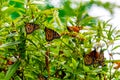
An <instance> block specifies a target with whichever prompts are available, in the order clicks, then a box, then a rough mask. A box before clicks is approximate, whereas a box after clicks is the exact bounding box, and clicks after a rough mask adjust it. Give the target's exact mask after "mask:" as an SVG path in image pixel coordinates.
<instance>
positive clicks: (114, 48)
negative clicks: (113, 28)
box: [112, 45, 120, 51]
mask: <svg viewBox="0 0 120 80" xmlns="http://www.w3.org/2000/svg"><path fill="white" fill-rule="evenodd" d="M119 47H120V45H117V46H115V47H114V48H112V51H113V50H115V49H117V48H119Z"/></svg>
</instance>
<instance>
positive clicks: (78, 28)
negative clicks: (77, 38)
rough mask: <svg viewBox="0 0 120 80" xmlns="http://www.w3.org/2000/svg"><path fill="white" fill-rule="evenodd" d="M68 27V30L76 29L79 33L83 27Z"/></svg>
mask: <svg viewBox="0 0 120 80" xmlns="http://www.w3.org/2000/svg"><path fill="white" fill-rule="evenodd" d="M67 29H68V31H69V32H72V31H74V32H77V33H79V31H80V30H81V29H82V27H78V26H71V27H70V26H67Z"/></svg>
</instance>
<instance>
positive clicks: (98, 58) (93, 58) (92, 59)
mask: <svg viewBox="0 0 120 80" xmlns="http://www.w3.org/2000/svg"><path fill="white" fill-rule="evenodd" d="M84 62H85V65H92V64H100V65H102V66H104V64H103V62H104V54H103V51H101V52H100V53H98V52H97V51H96V49H95V50H93V51H91V52H90V53H89V54H86V55H85V56H84Z"/></svg>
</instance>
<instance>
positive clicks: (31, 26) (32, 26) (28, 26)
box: [25, 23, 39, 34]
mask: <svg viewBox="0 0 120 80" xmlns="http://www.w3.org/2000/svg"><path fill="white" fill-rule="evenodd" d="M37 29H39V25H38V24H34V23H26V24H25V30H26V33H27V34H31V33H32V32H33V31H34V30H37Z"/></svg>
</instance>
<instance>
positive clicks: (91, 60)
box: [84, 54, 93, 65]
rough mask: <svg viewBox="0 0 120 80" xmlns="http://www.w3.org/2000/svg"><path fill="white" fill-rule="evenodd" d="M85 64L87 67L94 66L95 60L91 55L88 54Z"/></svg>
mask: <svg viewBox="0 0 120 80" xmlns="http://www.w3.org/2000/svg"><path fill="white" fill-rule="evenodd" d="M84 63H85V65H91V64H93V58H92V57H91V56H90V55H89V54H86V55H85V57H84Z"/></svg>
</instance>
